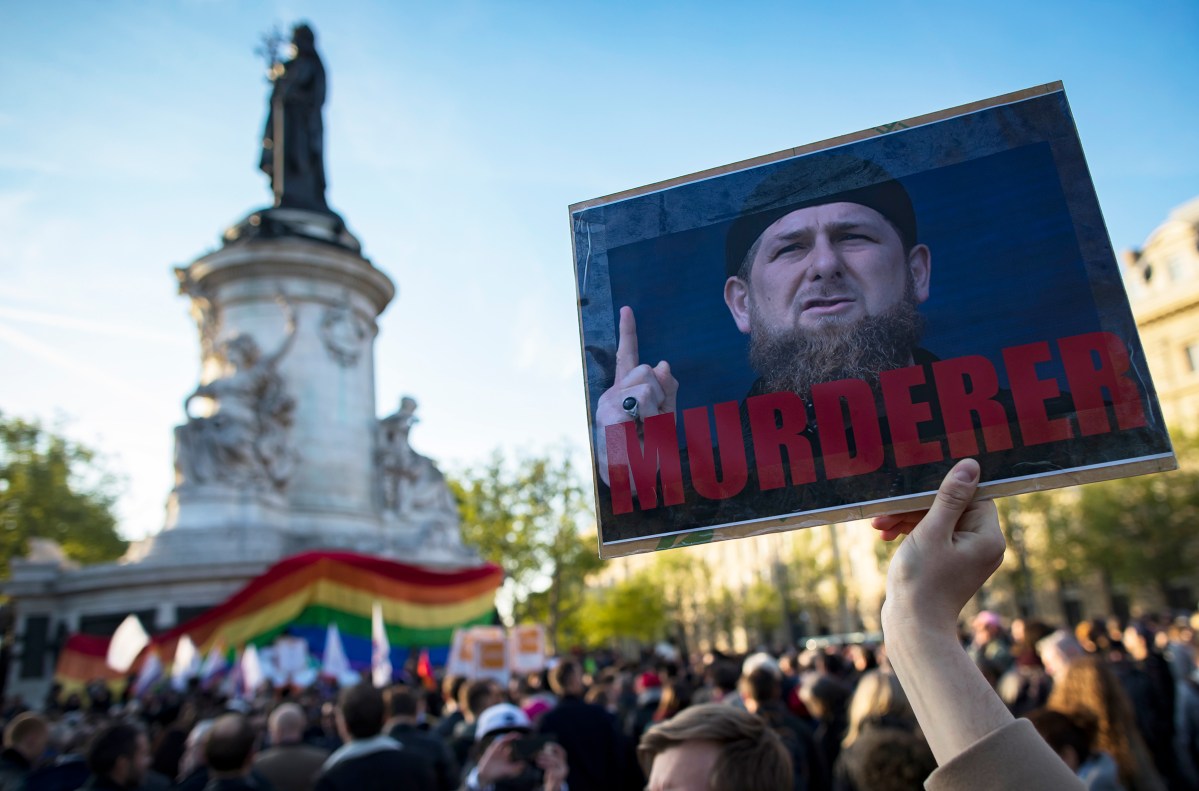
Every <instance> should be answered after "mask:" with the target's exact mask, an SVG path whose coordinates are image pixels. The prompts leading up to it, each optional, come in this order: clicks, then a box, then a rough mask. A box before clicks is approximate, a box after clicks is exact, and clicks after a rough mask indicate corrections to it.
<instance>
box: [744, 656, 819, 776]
mask: <svg viewBox="0 0 1199 791" xmlns="http://www.w3.org/2000/svg"><path fill="white" fill-rule="evenodd" d="M782 681H783V679H782V673H781V672H779V671H778V666H777V665H771V664H769V663H759V664H758V666H757V667H756V668H755V669H754V670H753V671H751V672H750V674H749V675H748V676H742V678H741V683H740V692H741V701H742V703H743V704H744V705H745V710H746V711H748V712H749V713H750V714H753V715H754V716H756V717H758V718H759V719H761V720H762V721H763V722H765V723H766V725H767V726H769V727H770V728H771V729H772V730H773V731H774V732H775V733H777V734H778V736H779V738H780V739H781V740H782V742H783V746H784V747H786V748H787V752H788V753H789V754H790V756H791V769H792V773H793V775H794V780H793V785H792V788H793V789H794V790H795V791H818V790H819V789H824V788H827V787H828V772H827V771H826V769H825V766H824V762H823V760H822V759H821V756H820V753H819V751H818V750H817V749H816V741H815V739H814V738H813V737H812V731H811V729H810V728H808V726H807V725H806V724H805V723H804V722H803V721H802V720H800V719H799V717H796V716H795V715H794V714H792V713H791V712H790V711H788V709H787V707H786V706H784V705H783V684H782Z"/></svg>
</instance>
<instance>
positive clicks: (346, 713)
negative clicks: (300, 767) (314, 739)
mask: <svg viewBox="0 0 1199 791" xmlns="http://www.w3.org/2000/svg"><path fill="white" fill-rule="evenodd" d="M386 719H387V710H386V707H385V705H384V701H383V693H382V692H380V691H379V690H377V689H375V688H374V687H372V686H371V685H370V684H367V683H365V682H364V683H360V684H356V685H354V686H352V687H350V688H348V689H345V690H343V691H342V693H341V697H340V698H339V699H338V704H337V727H338V730H340V731H341V738H342V740H343V741H344V742H345V744H343V745H342V746H341V747H339V748H338V749H337V750H335V751H334V752H333V754H332V755H330V756H329V758H328V759H327V760H326V761H325V765H324V767H323V768H322V769H321V773H320V776H319V777H318V778H317V781H316V791H397V789H403V791H433V789H435V788H436V787H437V785H436V782H435V781H434V778H433V769H432V767H431V766H430V765H429V764H428V762H426V761H425V760H424V759H423V758H422V757H421V756H419V755H417V754H416V753H413V752H411V751H409V750H405V749H403V747H402V745H400V743H399V742H397V741H396V740H395V739H392V738H391V737H390V736H385V735H384V734H383V723H384V721H385V720H386ZM401 783H402V784H401Z"/></svg>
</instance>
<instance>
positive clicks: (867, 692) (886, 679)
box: [841, 670, 916, 747]
mask: <svg viewBox="0 0 1199 791" xmlns="http://www.w3.org/2000/svg"><path fill="white" fill-rule="evenodd" d="M915 724H916V717H915V715H914V714H913V713H912V707H911V705H910V704H909V703H908V696H907V695H905V694H904V691H903V687H901V686H900V685H899V679H898V678H896V677H895V676H894V675H893V674H891V673H883V672H881V671H878V670H872V671H870V672H869V673H864V674H863V675H862V677H861V678H860V679H859V680H858V685H857V687H856V688H855V689H854V691H853V697H851V698H850V700H849V727H848V728H847V729H846V731H845V738H844V739H843V740H842V741H841V745H842V746H843V747H849V746H850V745H851V744H853V743H854V742H855V741H857V739H858V737H859V736H861V735H862V734H863V733H864V732H865V731H867V730H869V729H870V728H874V727H879V726H883V727H894V728H901V729H908V730H910V729H911V728H913V727H914V726H915Z"/></svg>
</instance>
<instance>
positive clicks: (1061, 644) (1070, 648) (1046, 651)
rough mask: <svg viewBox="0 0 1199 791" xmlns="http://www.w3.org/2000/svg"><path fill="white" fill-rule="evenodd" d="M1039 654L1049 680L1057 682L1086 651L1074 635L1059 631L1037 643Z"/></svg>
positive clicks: (1062, 630)
mask: <svg viewBox="0 0 1199 791" xmlns="http://www.w3.org/2000/svg"><path fill="white" fill-rule="evenodd" d="M1037 654H1038V655H1039V656H1040V657H1041V664H1042V665H1044V666H1045V672H1046V673H1047V674H1048V675H1049V678H1050V679H1051V680H1053V681H1055V682H1056V681H1057V680H1058V679H1060V678H1061V677H1062V675H1063V674H1064V673H1065V672H1066V668H1067V667H1069V665H1070V663H1071V662H1073V661H1074V660H1076V659H1078V658H1080V657H1082V656H1083V655H1084V651H1083V649H1082V646H1081V645H1079V643H1078V640H1076V639H1075V638H1074V635H1072V634H1070V633H1069V632H1067V631H1066V630H1064V629H1059V630H1057V631H1055V632H1052V633H1051V634H1049V635H1047V636H1045V637H1043V638H1041V639H1040V640H1038V641H1037Z"/></svg>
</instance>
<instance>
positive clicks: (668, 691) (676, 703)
mask: <svg viewBox="0 0 1199 791" xmlns="http://www.w3.org/2000/svg"><path fill="white" fill-rule="evenodd" d="M690 705H691V687H690V686H689V685H688V684H687V683H686V682H685V681H682V680H677V679H676V680H674V681H669V682H667V683H666V684H664V685H662V699H661V700H659V701H658V708H657V709H656V710H655V711H654V716H653V721H654V722H665V721H666V720H668V719H670V718H671V717H673V716H674V715H676V714H678V713H679V712H680V711H682V710H683V709H685V708H687V707H688V706H690Z"/></svg>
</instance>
